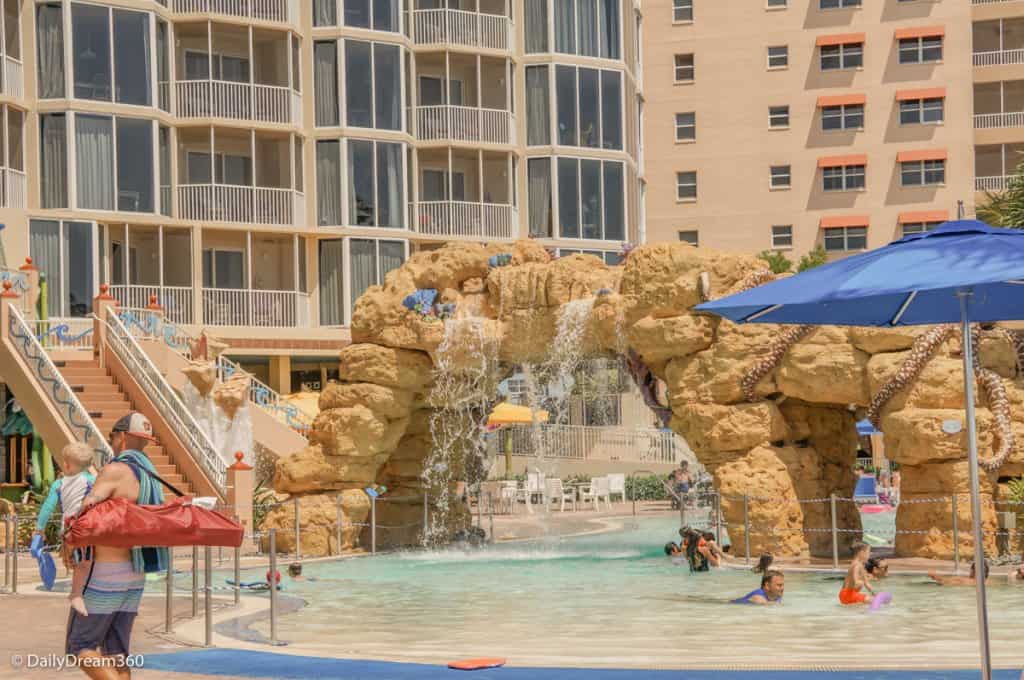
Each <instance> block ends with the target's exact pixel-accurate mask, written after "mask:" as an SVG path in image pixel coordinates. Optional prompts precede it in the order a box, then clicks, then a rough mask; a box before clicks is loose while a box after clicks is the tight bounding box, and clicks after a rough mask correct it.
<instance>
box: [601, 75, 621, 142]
mask: <svg viewBox="0 0 1024 680" xmlns="http://www.w3.org/2000/svg"><path fill="white" fill-rule="evenodd" d="M601 146H602V147H603V148H605V149H621V148H622V74H621V73H619V72H618V71H601Z"/></svg>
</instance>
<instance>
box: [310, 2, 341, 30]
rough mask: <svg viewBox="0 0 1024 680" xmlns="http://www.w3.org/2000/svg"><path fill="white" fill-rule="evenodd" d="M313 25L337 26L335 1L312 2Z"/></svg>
mask: <svg viewBox="0 0 1024 680" xmlns="http://www.w3.org/2000/svg"><path fill="white" fill-rule="evenodd" d="M313 25H314V26H337V25H338V7H337V0H313Z"/></svg>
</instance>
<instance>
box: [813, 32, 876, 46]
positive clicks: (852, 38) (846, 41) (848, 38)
mask: <svg viewBox="0 0 1024 680" xmlns="http://www.w3.org/2000/svg"><path fill="white" fill-rule="evenodd" d="M866 37H867V36H866V34H864V33H837V34H835V35H819V36H818V39H817V40H815V41H814V44H815V45H816V46H818V47H825V46H829V45H850V44H852V43H862V42H864V40H865V38H866Z"/></svg>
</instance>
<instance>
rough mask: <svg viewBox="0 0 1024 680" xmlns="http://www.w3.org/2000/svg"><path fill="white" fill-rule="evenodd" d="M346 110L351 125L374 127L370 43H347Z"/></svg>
mask: <svg viewBox="0 0 1024 680" xmlns="http://www.w3.org/2000/svg"><path fill="white" fill-rule="evenodd" d="M346 11H347V10H346ZM345 108H346V110H347V117H346V120H347V122H348V124H349V125H353V126H356V127H373V57H372V49H371V45H370V43H368V42H360V41H358V40H346V41H345Z"/></svg>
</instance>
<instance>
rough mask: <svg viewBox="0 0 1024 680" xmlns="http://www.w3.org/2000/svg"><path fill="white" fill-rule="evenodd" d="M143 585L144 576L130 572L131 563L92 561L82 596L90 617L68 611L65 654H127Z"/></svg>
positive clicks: (144, 581)
mask: <svg viewBox="0 0 1024 680" xmlns="http://www.w3.org/2000/svg"><path fill="white" fill-rule="evenodd" d="M145 584H146V575H145V574H142V573H136V572H134V571H132V563H131V562H93V563H92V569H91V570H90V571H89V579H88V581H86V584H85V592H84V593H83V599H84V600H85V608H86V611H88V612H89V615H88V616H82V615H80V614H78V613H77V612H76V611H74V610H73V609H72V610H71V614H70V616H69V618H68V629H67V639H66V642H65V652H66V653H68V654H78V653H80V652H82V651H83V650H92V649H99V650H100V651H101V653H103V654H105V655H108V656H114V655H118V654H125V655H126V654H128V653H129V646H130V643H131V633H132V626H133V625H134V623H135V617H136V615H137V614H138V612H139V602H140V601H141V600H142V590H143V588H144V587H145Z"/></svg>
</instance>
